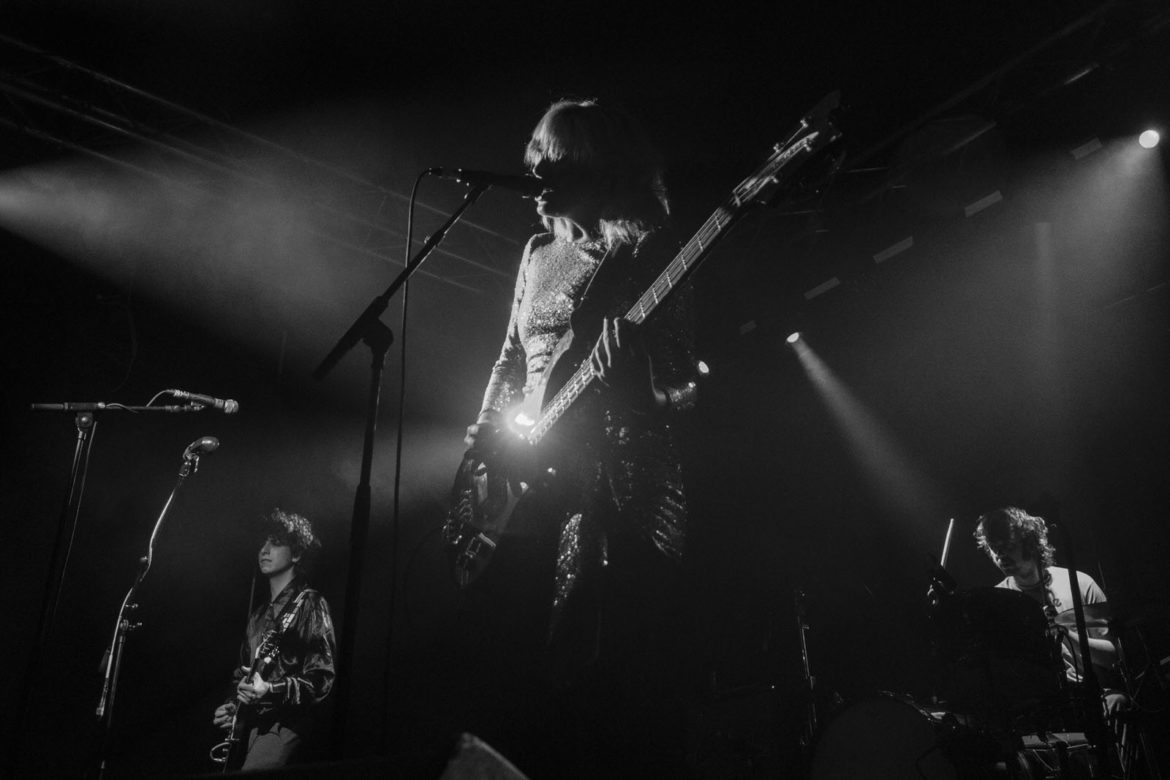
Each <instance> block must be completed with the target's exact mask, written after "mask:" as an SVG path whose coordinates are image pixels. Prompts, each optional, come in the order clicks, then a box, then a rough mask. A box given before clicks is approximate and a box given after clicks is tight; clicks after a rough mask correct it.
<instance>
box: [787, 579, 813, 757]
mask: <svg viewBox="0 0 1170 780" xmlns="http://www.w3.org/2000/svg"><path fill="white" fill-rule="evenodd" d="M793 600H794V602H795V606H796V610H795V613H796V634H797V637H798V638H799V639H800V673H801V683H802V684H801V692H802V694H803V695H804V697H805V702H804V724H803V726H802V727H801V731H800V750H801V753H803V754H804V755H805V756H806V757H807V756H808V753H809V750H810V749H811V747H812V740H813V737H814V735H815V734H816V733H817V703H816V697H815V689H816V685H817V678H816V677H814V676H813V673H812V666H811V665H810V663H809V658H808V641H807V637H806V633H805V632H807V631H808V619H807V613H806V604H805V593H804V589H803V588H802V587H801V586H799V585H798V586H796V588H795V590H794V599H793Z"/></svg>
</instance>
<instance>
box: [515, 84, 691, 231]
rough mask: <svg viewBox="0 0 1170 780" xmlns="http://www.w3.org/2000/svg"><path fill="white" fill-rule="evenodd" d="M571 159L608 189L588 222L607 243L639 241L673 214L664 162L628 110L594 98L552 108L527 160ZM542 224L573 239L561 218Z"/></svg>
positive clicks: (530, 164)
mask: <svg viewBox="0 0 1170 780" xmlns="http://www.w3.org/2000/svg"><path fill="white" fill-rule="evenodd" d="M542 160H548V161H550V162H558V163H562V162H563V163H569V164H571V165H573V166H574V167H578V168H580V169H581V170H584V171H588V172H590V173H593V174H595V175H596V176H597V177H598V179H599V181H600V182H601V186H602V187H603V188H604V190H605V191H606V192H605V194H606V198H605V205H604V206H603V209H602V212H601V214H600V217H599V220H598V224H597V225H586V226H584V227H586V228H587V229H588V230H589V231H590V232H596V233H598V234H600V235H601V236H602V237H603V238H604V239H605V241H606V243H607V245H609V246H611V247H612V246H616V245H618V244H625V243H630V244H632V243H637V241H638V240H639V239H641V238H642V237H643V236H645V235H646V234H648V233H649V232H650V231H652V230H654V229H655V228H657V227H660V226H661V225H662V224H663V223H664V222H665V221H666V218H667V217H668V216H669V214H670V206H669V202H668V200H667V196H666V186H665V184H664V183H663V177H662V162H661V158H660V156H659V154H658V151H657V150H656V149H655V148H654V147H653V145H652V144H651V143H650V141H649V139H648V138H647V137H646V133H645V131H644V130H643V129H642V127H641V125H640V124H638V122H637V121H636V120H635V119H634V118H633V117H631V116H630V115H629V114H627V113H625V112H624V111H621V110H618V109H615V108H611V107H609V106H602V105H601V104H599V103H598V102H597V101H596V100H560V101H557V102H556V103H553V104H552V105H551V106H549V108H548V110H547V111H545V113H544V116H543V117H541V119H540V121H539V122H538V123H537V125H536V129H534V130H533V131H532V138H531V139H529V141H528V146H527V148H526V149H525V152H524V162H525V164H526V165H528V167H529V168H530V169H531V168H535V167H536V165H537V164H538V163H540V162H541V161H542ZM543 221H544V226H545V227H546V228H547V229H549V230H551V231H552V232H553V233H555V234H556V235H557V236H559V237H561V238H566V239H571V238H572V237H573V227H572V224H571V222H570V221H569V220H567V219H565V218H562V217H545V218H544V220H543Z"/></svg>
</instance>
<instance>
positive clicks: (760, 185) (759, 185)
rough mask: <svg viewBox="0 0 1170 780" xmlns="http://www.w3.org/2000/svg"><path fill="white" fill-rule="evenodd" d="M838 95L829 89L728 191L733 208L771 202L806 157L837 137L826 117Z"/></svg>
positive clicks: (834, 129) (835, 106)
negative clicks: (730, 192) (756, 168)
mask: <svg viewBox="0 0 1170 780" xmlns="http://www.w3.org/2000/svg"><path fill="white" fill-rule="evenodd" d="M840 98H841V94H840V93H839V92H830V93H829V94H828V95H826V96H825V97H823V98H822V99H821V101H820V102H819V103H817V104H816V106H814V107H813V108H812V110H810V111H809V112H808V113H807V114H805V115H804V116H803V117H801V118H800V121H799V122H798V123H797V125H796V127H795V128H793V130H792V131H791V132H790V133H789V134H788V135H787V136H786V137H785V139H784V140H783V141H781V142H779V143H777V144H776V146H775V147H773V149H772V154H771V155H769V156H768V159H767V160H765V161H764V164H763V165H761V166H760V168H759V170H757V171H756V172H755V173H753V174H752V175H751V176H748V177H747V178H746V179H744V180H743V181H742V182H740V183H739V185H738V186H737V187H736V188H735V189H734V190H733V191H732V194H731V197H732V200H733V201H734V202H735V204H736V206H737V207H743V206H747V205H751V204H755V203H771V202H774V201H775V200H776V191H777V190H779V189H780V188H781V187H782V186H783V185H784V184H786V183H788V182H790V181H791V180H792V177H793V175H794V174H795V172H796V171H797V169H799V168H800V167H801V165H802V164H803V163H804V162H805V161H806V160H808V159H810V158H812V157H815V156H817V155H818V154H819V153H820V152H821V151H822V150H823V149H825V148H826V147H828V146H829V145H830V144H832V143H833V142H834V141H836V140H837V139H838V138H840V137H841V132H840V131H839V130H837V128H836V127H835V126H834V125H833V122H832V119H831V117H830V114H831V113H832V112H833V110H834V109H835V108H837V106H838V105H839V103H840Z"/></svg>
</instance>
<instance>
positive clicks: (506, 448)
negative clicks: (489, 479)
mask: <svg viewBox="0 0 1170 780" xmlns="http://www.w3.org/2000/svg"><path fill="white" fill-rule="evenodd" d="M463 441H464V443H465V444H466V445H467V453H466V455H467V456H473V457H474V458H475V459H476V460H478V461H480V462H482V463H487V464H489V465H490V466H493V467H498V468H501V469H502V472H503V473H506V474H507V479H508V481H509V482H510V483H511V484H512V490H513V492H515V493H516V494H519V493H520V484H519V483H520V481H522V480H527V479H528V478H529V477H530V476H531V471H532V468H533V464H532V463H531V462H530V460H531V458H530V455H531V448H530V447H528V446H527V442H526V441H525V440H524V438H523V437H522V436H520V435H519V434H515V433H512V432H510V431H505V430H502V429H501V428H500V427H499V426H498V425H497V424H496V422H495V421H494V420H491V419H485V418H481V419H480V421H479V422H477V423H476V424H475V425H469V426H468V427H467V436H466V437H464V439H463Z"/></svg>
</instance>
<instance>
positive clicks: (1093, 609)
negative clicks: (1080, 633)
mask: <svg viewBox="0 0 1170 780" xmlns="http://www.w3.org/2000/svg"><path fill="white" fill-rule="evenodd" d="M1084 607H1085V628H1108V627H1109V624H1110V623H1111V622H1113V607H1111V606H1110V605H1109V602H1107V601H1102V602H1100V603H1097V604H1085V605H1084ZM1053 622H1054V623H1056V625H1058V626H1068V627H1075V626H1076V624H1077V615H1076V612H1075V611H1074V610H1071V609H1066V610H1065V611H1064V612H1061V613H1060V614H1058V615H1057V616H1056V617H1055V618H1053Z"/></svg>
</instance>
